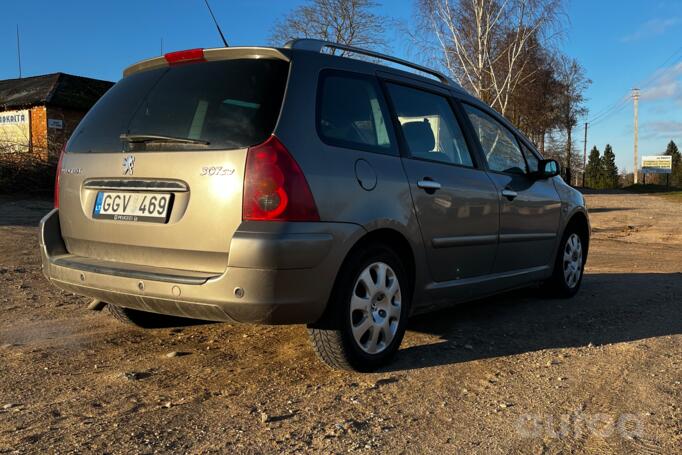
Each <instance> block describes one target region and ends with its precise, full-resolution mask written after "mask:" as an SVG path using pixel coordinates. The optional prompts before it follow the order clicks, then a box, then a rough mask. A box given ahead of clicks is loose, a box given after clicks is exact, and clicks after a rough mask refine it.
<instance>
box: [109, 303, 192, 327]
mask: <svg viewBox="0 0 682 455" xmlns="http://www.w3.org/2000/svg"><path fill="white" fill-rule="evenodd" d="M107 308H108V309H109V313H110V314H111V315H112V316H113V317H114V319H116V320H117V321H119V322H123V323H124V324H129V325H134V326H136V327H140V328H142V329H163V328H168V327H183V326H188V325H196V324H202V323H205V321H200V320H198V319H189V318H181V317H178V316H169V315H167V314H158V313H150V312H147V311H140V310H134V309H132V308H124V307H120V306H116V305H112V304H110V303H109V304H107Z"/></svg>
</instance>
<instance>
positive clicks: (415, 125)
mask: <svg viewBox="0 0 682 455" xmlns="http://www.w3.org/2000/svg"><path fill="white" fill-rule="evenodd" d="M388 91H389V93H390V96H391V100H392V101H393V105H394V106H395V111H396V115H397V116H398V122H399V123H400V127H401V129H402V132H403V136H404V137H405V142H407V148H408V149H409V153H410V156H411V157H414V158H421V159H428V160H434V161H441V162H444V163H450V164H456V165H460V166H467V167H473V162H472V160H471V154H470V153H469V149H468V147H467V145H466V141H465V140H464V135H463V134H462V130H461V129H460V127H459V124H458V123H457V119H456V118H455V114H454V112H453V111H452V107H451V106H450V103H449V102H448V100H447V99H446V98H445V97H443V96H440V95H434V94H433V93H429V92H424V91H422V90H417V89H413V88H410V87H405V86H403V85H397V84H388Z"/></svg>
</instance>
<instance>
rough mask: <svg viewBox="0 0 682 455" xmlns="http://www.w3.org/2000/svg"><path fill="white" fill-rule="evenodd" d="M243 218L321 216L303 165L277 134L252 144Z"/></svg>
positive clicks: (275, 219)
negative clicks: (294, 157) (293, 156)
mask: <svg viewBox="0 0 682 455" xmlns="http://www.w3.org/2000/svg"><path fill="white" fill-rule="evenodd" d="M242 218H243V219H244V220H253V221H319V220H320V216H319V214H318V213H317V207H316V206H315V200H314V199H313V195H312V193H311V192H310V187H309V186H308V182H307V181H306V179H305V176H304V175H303V172H302V171H301V168H300V167H299V166H298V164H297V163H296V161H294V159H293V158H292V156H291V155H290V154H289V152H288V151H287V149H286V148H285V147H284V145H283V144H282V143H281V142H280V141H279V139H277V137H275V136H270V138H269V139H268V140H267V141H265V142H263V143H262V144H260V145H256V146H254V147H251V148H249V151H248V154H247V157H246V172H245V174H244V200H243V204H242Z"/></svg>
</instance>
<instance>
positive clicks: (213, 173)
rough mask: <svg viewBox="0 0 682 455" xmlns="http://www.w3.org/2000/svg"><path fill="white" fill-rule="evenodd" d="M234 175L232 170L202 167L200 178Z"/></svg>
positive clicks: (229, 168)
mask: <svg viewBox="0 0 682 455" xmlns="http://www.w3.org/2000/svg"><path fill="white" fill-rule="evenodd" d="M232 174H234V169H233V168H231V167H224V166H204V167H202V168H201V172H200V173H199V175H200V176H202V177H203V176H208V177H220V176H227V175H232Z"/></svg>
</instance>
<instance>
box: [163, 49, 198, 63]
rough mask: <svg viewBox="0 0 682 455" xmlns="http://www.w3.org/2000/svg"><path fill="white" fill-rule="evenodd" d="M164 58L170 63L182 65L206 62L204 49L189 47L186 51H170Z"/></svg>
mask: <svg viewBox="0 0 682 455" xmlns="http://www.w3.org/2000/svg"><path fill="white" fill-rule="evenodd" d="M163 58H165V59H166V61H167V62H168V64H169V65H171V66H172V65H180V64H183V63H193V62H205V61H206V59H205V58H204V50H203V49H187V50H186V51H177V52H169V53H168V54H165V55H164V56H163Z"/></svg>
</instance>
